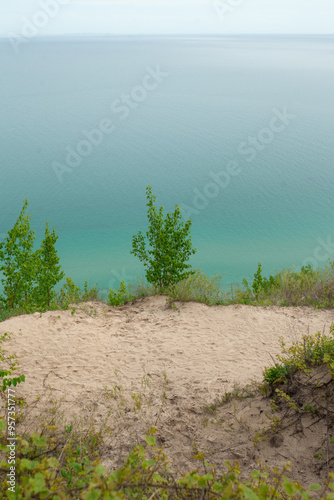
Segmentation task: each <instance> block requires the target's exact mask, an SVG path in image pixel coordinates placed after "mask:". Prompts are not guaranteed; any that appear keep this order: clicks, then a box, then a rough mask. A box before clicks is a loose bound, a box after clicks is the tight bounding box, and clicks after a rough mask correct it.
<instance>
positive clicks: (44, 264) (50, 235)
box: [34, 222, 64, 306]
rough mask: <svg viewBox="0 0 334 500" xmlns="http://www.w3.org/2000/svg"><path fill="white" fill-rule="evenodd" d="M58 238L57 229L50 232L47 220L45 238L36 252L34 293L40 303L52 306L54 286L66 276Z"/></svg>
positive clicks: (54, 293)
mask: <svg viewBox="0 0 334 500" xmlns="http://www.w3.org/2000/svg"><path fill="white" fill-rule="evenodd" d="M57 240H58V236H57V234H56V231H55V230H54V229H52V231H51V232H50V227H49V223H48V222H47V223H46V226H45V236H44V240H43V241H42V243H41V247H40V249H39V250H37V251H36V252H35V261H36V268H37V273H36V282H37V287H36V288H35V290H34V292H35V293H34V295H35V300H36V303H37V304H38V305H42V306H50V302H51V300H52V299H53V298H54V296H55V295H56V292H55V291H54V287H55V286H56V285H57V283H59V281H60V280H62V279H63V277H64V273H63V272H62V270H61V266H60V265H59V257H58V255H57V250H56V248H55V243H56V241H57Z"/></svg>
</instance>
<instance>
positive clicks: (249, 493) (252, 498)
mask: <svg viewBox="0 0 334 500" xmlns="http://www.w3.org/2000/svg"><path fill="white" fill-rule="evenodd" d="M240 488H241V489H242V491H243V493H244V497H245V498H246V499H248V500H260V499H259V497H258V496H257V494H256V493H254V491H253V490H251V489H250V488H247V486H244V485H243V484H241V485H240Z"/></svg>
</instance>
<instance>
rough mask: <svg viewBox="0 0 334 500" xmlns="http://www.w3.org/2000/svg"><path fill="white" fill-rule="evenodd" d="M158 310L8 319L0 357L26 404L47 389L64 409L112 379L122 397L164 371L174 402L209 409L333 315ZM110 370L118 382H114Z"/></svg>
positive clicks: (146, 304)
mask: <svg viewBox="0 0 334 500" xmlns="http://www.w3.org/2000/svg"><path fill="white" fill-rule="evenodd" d="M176 306H177V309H179V310H180V312H179V313H178V312H177V310H175V309H171V308H170V307H168V305H167V304H166V298H165V297H162V296H160V297H148V298H144V299H139V300H137V301H136V303H135V304H128V305H125V306H122V307H110V306H107V305H104V304H102V303H98V302H95V303H84V304H81V305H80V306H76V307H75V312H74V311H73V310H71V308H70V309H69V310H68V311H60V312H58V311H52V312H46V313H44V314H39V313H35V314H33V315H24V316H19V317H14V318H11V319H9V320H7V321H5V322H3V323H1V324H0V332H1V333H4V332H12V333H13V338H12V340H10V341H9V342H7V344H6V345H7V349H8V350H9V352H13V353H15V354H16V355H17V358H18V360H19V362H20V364H21V367H22V371H23V373H24V374H25V375H26V380H27V382H26V384H25V385H24V388H23V386H22V390H23V392H24V395H25V397H27V398H28V400H31V399H33V398H35V397H36V396H38V395H39V394H40V393H41V391H42V390H43V387H45V386H46V385H50V386H51V387H52V388H54V389H55V390H57V391H59V392H60V393H62V394H66V399H67V400H68V401H71V400H74V399H76V398H77V397H78V396H79V395H82V397H89V396H90V395H92V394H94V393H95V394H96V393H97V392H98V391H99V390H100V389H101V388H103V387H105V386H113V385H115V384H117V383H118V381H119V379H121V380H122V382H123V384H124V387H126V388H128V389H130V388H131V387H132V388H135V387H136V386H138V385H140V381H141V379H142V376H143V370H145V371H146V373H147V374H148V376H149V377H154V376H160V375H161V374H162V372H166V374H167V376H168V378H169V380H170V381H171V382H172V384H173V387H174V389H175V391H176V392H177V394H178V395H179V396H184V397H192V395H193V394H194V393H196V398H197V399H198V400H202V401H203V402H209V401H210V400H212V399H213V398H214V397H215V395H216V394H217V393H221V391H222V389H226V390H228V389H229V388H231V387H232V385H233V383H234V381H237V382H239V383H242V384H243V383H247V382H249V381H250V379H251V378H259V379H261V375H262V370H263V367H264V366H271V365H272V364H273V361H272V357H271V356H275V355H276V354H280V353H281V348H280V345H279V337H280V336H283V337H284V338H285V339H286V341H287V344H291V343H292V342H293V341H295V340H297V339H299V338H301V336H302V335H303V334H305V333H307V332H308V331H309V332H310V333H315V332H317V331H323V329H324V328H325V329H326V330H327V331H328V329H329V326H330V325H331V324H332V322H334V311H328V310H326V311H325V310H323V311H315V310H312V309H309V308H279V307H251V306H244V305H231V306H228V307H223V306H212V307H209V306H207V305H204V304H198V303H194V302H189V303H176ZM115 370H117V373H118V374H119V375H118V376H116V375H115Z"/></svg>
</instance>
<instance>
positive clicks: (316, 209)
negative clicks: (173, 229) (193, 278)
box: [0, 37, 334, 288]
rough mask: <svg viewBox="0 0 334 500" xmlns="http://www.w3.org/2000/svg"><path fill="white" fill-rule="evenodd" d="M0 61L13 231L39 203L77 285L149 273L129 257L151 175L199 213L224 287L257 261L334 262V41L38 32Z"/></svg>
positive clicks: (160, 189) (206, 251)
mask: <svg viewBox="0 0 334 500" xmlns="http://www.w3.org/2000/svg"><path fill="white" fill-rule="evenodd" d="M0 65H1V78H0V95H1V118H0V173H1V198H0V233H1V234H2V235H4V234H5V233H6V232H7V231H8V229H9V228H11V227H12V226H13V224H14V222H15V220H16V219H17V216H18V214H19V212H20V209H21V207H22V204H23V200H24V198H26V197H27V198H28V199H29V212H30V213H31V215H32V226H33V227H34V228H35V229H36V233H37V240H38V243H39V241H40V238H41V236H42V231H43V229H44V225H45V221H46V220H48V221H49V222H50V224H51V226H54V227H55V228H56V230H57V233H58V235H59V240H58V243H57V248H58V251H59V255H60V257H61V262H62V265H63V269H64V271H65V273H66V274H67V275H68V276H71V277H72V278H73V279H74V280H75V281H76V282H78V283H79V284H82V283H83V282H84V281H85V280H88V282H89V284H91V285H94V284H96V283H98V285H99V286H100V287H102V288H109V287H116V286H118V285H119V282H120V280H121V279H125V280H132V279H134V278H135V277H137V276H141V275H144V267H143V266H142V264H141V263H140V262H139V261H138V260H137V259H136V258H135V257H134V256H132V255H130V253H129V251H130V250H131V238H132V235H134V234H136V233H137V232H138V230H139V229H140V230H142V231H143V232H144V231H146V229H147V215H146V214H147V207H146V202H147V200H146V193H145V188H146V186H147V185H148V184H150V185H151V186H152V188H153V192H154V194H156V196H157V205H158V206H161V205H163V206H164V207H165V212H166V211H171V210H173V209H174V207H175V205H176V204H179V205H180V206H181V210H182V213H183V215H184V217H191V218H192V221H193V224H192V229H191V235H192V242H193V246H194V247H195V248H197V253H196V254H195V255H194V256H192V257H191V260H190V261H189V262H190V264H191V265H192V266H193V267H200V268H201V269H202V270H203V271H204V272H206V273H207V274H209V275H210V276H211V277H213V276H214V275H215V274H216V273H217V274H223V278H222V281H221V284H222V286H223V287H225V286H228V285H229V283H231V282H241V280H242V278H244V277H246V278H248V279H249V278H250V277H251V276H252V275H253V274H254V272H255V270H256V268H257V263H258V262H259V261H261V262H262V264H263V268H264V272H265V273H271V272H273V271H274V270H275V269H281V268H282V267H290V266H292V265H295V266H296V267H299V268H300V267H301V265H303V264H307V263H312V264H313V265H314V264H318V265H322V264H323V263H324V261H325V260H326V258H332V259H334V248H332V246H331V240H332V241H334V227H333V220H334V204H333V187H334V169H333V149H334V146H333V136H334V119H333V111H334V94H333V91H332V88H333V82H334V38H331V37H327V38H326V37H322V38H313V39H312V38H305V37H304V38H302V37H249V38H247V37H225V38H224V37H220V38H219V37H207V38H205V37H178V38H175V37H174V38H172V37H161V38H154V37H147V38H139V39H138V38H137V39H136V38H129V37H128V38H127V37H123V38H113V39H111V38H109V39H108V38H72V39H71V38H62V39H61V38H58V39H57V38H54V39H52V38H50V39H47V38H40V39H35V40H31V41H30V42H29V43H28V44H26V45H25V46H22V47H21V48H20V51H19V53H18V54H15V53H14V51H13V50H12V48H11V46H10V44H9V42H8V41H7V40H5V39H3V40H1V41H0ZM159 71H160V72H161V75H160V76H159ZM152 74H153V75H155V76H152ZM167 74H168V76H167ZM123 94H124V95H123ZM126 95H130V96H131V97H130V101H127V104H126V101H124V102H123V103H121V101H122V100H124V99H127V97H126ZM121 106H122V107H121ZM279 114H283V115H286V116H287V118H283V119H282V118H281V119H280V118H278V116H279ZM108 120H109V121H108ZM273 120H275V121H273ZM101 124H102V125H103V127H104V129H103V130H104V132H103V134H102V139H101V135H96V132H95V135H94V133H93V135H91V136H90V138H91V140H93V141H94V140H95V143H96V144H91V143H88V145H87V143H85V144H84V143H82V141H84V140H87V137H85V132H86V134H88V135H89V132H91V131H92V130H96V129H97V128H98V127H100V126H101ZM84 131H85V132H84ZM252 138H254V139H252ZM254 140H256V141H257V142H256V143H255V142H254ZM250 141H253V144H252V145H251V144H250ZM99 142H100V143H99ZM66 148H69V149H68V150H67V149H66ZM78 148H79V151H80V156H76V157H75V158H74V159H73V157H72V161H73V160H75V162H76V163H77V166H75V167H74V166H73V165H74V164H73V163H72V165H70V164H69V163H66V156H67V154H68V152H69V151H72V154H73V150H74V151H77V150H78ZM81 153H82V155H81ZM83 155H85V156H83ZM55 162H57V163H55ZM231 162H234V163H231ZM60 165H63V167H60ZM64 167H66V169H65V168H64ZM61 169H63V171H62V172H61ZM228 171H229V172H230V173H229V174H228V175H229V177H228V176H227V174H226V172H228ZM219 172H220V173H221V174H220V175H221V179H223V180H222V181H221V186H219V185H217V183H216V186H215V185H213V184H211V185H210V183H212V182H213V179H212V175H214V174H218V173H219ZM224 172H225V173H224ZM232 174H233V175H232ZM196 190H198V191H196ZM198 193H201V199H200V200H199V199H197V202H198V203H200V204H199V205H196V199H195V200H194V198H196V196H197V195H198ZM204 193H206V194H204ZM203 196H205V198H203ZM210 196H211V198H210ZM319 240H321V241H323V242H326V241H329V245H327V247H328V248H327V249H324V248H323V246H322V247H321V244H320V243H319ZM319 246H320V247H321V251H320V250H319Z"/></svg>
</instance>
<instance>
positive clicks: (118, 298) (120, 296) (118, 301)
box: [108, 280, 135, 306]
mask: <svg viewBox="0 0 334 500" xmlns="http://www.w3.org/2000/svg"><path fill="white" fill-rule="evenodd" d="M134 299H135V296H134V295H132V294H131V293H130V292H129V291H128V290H127V288H126V285H125V282H124V280H122V281H121V283H120V287H119V289H118V290H117V293H115V292H114V291H113V290H112V289H110V290H109V294H108V301H109V304H110V305H111V306H120V305H122V304H126V303H127V302H131V301H133V300H134Z"/></svg>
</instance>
